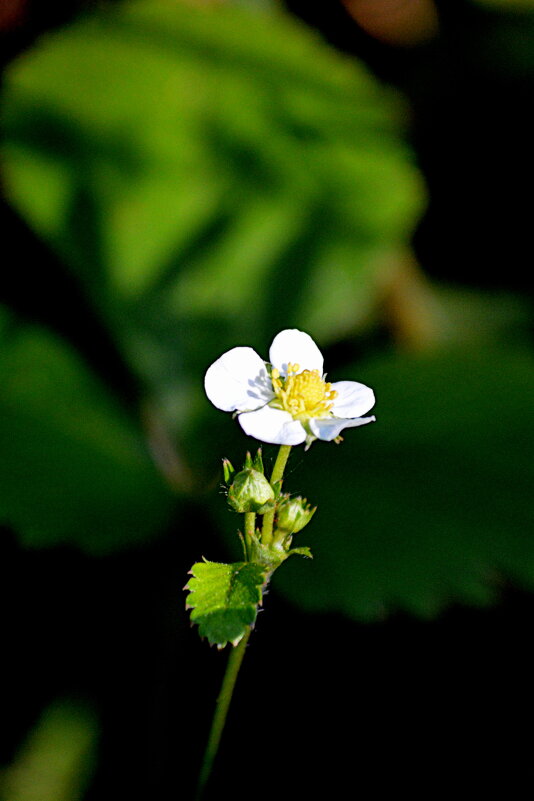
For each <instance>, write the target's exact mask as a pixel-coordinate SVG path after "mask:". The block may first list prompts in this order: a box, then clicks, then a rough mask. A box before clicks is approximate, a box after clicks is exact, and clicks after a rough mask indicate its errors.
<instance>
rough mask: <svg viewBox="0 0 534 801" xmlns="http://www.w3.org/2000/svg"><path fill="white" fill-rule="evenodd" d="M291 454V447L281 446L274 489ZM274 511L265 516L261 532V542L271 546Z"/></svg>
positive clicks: (277, 458)
mask: <svg viewBox="0 0 534 801" xmlns="http://www.w3.org/2000/svg"><path fill="white" fill-rule="evenodd" d="M290 453H291V445H280V450H279V451H278V456H277V457H276V462H275V463H274V467H273V472H272V475H271V486H273V487H274V485H275V484H276V482H277V481H281V480H282V476H283V475H284V470H285V467H286V464H287V460H288V459H289V454H290ZM273 523H274V511H272V512H267V514H264V515H263V527H262V530H261V541H262V543H263V544H264V545H270V544H271V542H272V539H273Z"/></svg>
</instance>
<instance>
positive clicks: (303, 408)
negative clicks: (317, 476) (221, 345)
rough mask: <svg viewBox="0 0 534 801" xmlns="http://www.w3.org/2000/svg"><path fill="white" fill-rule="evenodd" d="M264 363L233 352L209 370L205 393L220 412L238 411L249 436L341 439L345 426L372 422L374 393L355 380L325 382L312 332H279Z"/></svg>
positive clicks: (279, 441) (291, 441)
mask: <svg viewBox="0 0 534 801" xmlns="http://www.w3.org/2000/svg"><path fill="white" fill-rule="evenodd" d="M269 360H270V361H269V362H268V363H266V362H264V361H263V359H262V358H261V357H260V356H258V354H257V353H256V351H255V350H253V349H252V348H247V347H238V348H232V350H229V351H227V352H226V353H223V355H222V356H221V357H220V358H219V359H217V361H216V362H214V363H213V364H212V365H211V367H209V368H208V370H207V372H206V377H205V379H204V387H205V390H206V395H207V396H208V398H209V399H210V401H211V402H212V403H213V405H214V406H216V407H217V408H218V409H222V410H223V411H224V412H238V413H239V416H238V420H239V422H240V424H241V428H242V429H243V431H244V432H245V433H246V434H249V435H250V436H251V437H255V439H258V440H260V441H261V442H270V443H272V444H274V445H300V444H301V443H302V442H306V446H307V447H309V445H310V444H311V443H312V442H313V441H314V440H315V439H323V440H327V441H331V440H337V439H338V438H339V435H340V433H341V431H343V429H344V428H355V427H356V426H361V425H364V424H365V423H372V422H374V420H375V418H374V417H361V415H362V414H365V413H366V412H368V411H369V409H371V408H372V407H373V406H374V403H375V396H374V393H373V390H372V389H370V388H369V387H366V386H365V385H364V384H358V383H357V382H356V381H337V382H336V383H334V384H330V383H327V382H326V381H325V374H324V373H323V357H322V355H321V351H320V350H319V348H318V347H317V345H316V344H315V342H314V341H313V339H312V338H311V337H310V335H309V334H306V333H304V332H303V331H299V330H297V329H296V328H291V329H286V330H285V331H280V333H279V334H277V335H276V336H275V338H274V340H273V343H272V345H271V348H270V350H269Z"/></svg>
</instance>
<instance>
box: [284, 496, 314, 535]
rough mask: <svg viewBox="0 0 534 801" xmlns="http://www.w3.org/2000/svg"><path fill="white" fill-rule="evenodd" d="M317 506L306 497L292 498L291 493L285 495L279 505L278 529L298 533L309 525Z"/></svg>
mask: <svg viewBox="0 0 534 801" xmlns="http://www.w3.org/2000/svg"><path fill="white" fill-rule="evenodd" d="M316 509H317V507H316V506H314V507H313V509H312V507H311V506H310V505H309V504H308V502H307V501H306V498H301V497H300V496H299V497H297V498H291V497H290V496H289V495H285V496H284V497H283V500H282V502H281V503H280V505H279V507H278V512H277V518H276V524H277V527H278V529H280V530H283V531H287V532H288V534H296V533H297V531H301V529H303V528H304V526H307V525H308V523H309V522H310V520H311V519H312V517H313V515H314V514H315V511H316Z"/></svg>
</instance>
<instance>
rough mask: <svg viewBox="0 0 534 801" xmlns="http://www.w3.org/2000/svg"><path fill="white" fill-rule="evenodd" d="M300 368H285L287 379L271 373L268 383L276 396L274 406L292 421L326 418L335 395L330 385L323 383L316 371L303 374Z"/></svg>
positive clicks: (292, 365)
mask: <svg viewBox="0 0 534 801" xmlns="http://www.w3.org/2000/svg"><path fill="white" fill-rule="evenodd" d="M299 370H300V365H298V364H288V366H287V375H286V376H285V377H282V376H281V375H280V371H279V370H277V369H276V367H275V368H274V369H273V371H272V373H271V379H272V382H273V392H274V394H275V395H276V400H275V401H274V405H276V406H277V407H278V408H280V409H283V410H284V411H286V412H289V413H290V414H291V415H292V416H293V417H294V418H295V420H308V419H309V418H310V417H329V416H330V411H331V409H332V406H333V405H334V399H335V398H336V397H337V392H336V391H335V390H334V389H332V384H328V383H327V382H326V381H323V379H322V378H321V376H320V375H319V370H303V371H302V373H299Z"/></svg>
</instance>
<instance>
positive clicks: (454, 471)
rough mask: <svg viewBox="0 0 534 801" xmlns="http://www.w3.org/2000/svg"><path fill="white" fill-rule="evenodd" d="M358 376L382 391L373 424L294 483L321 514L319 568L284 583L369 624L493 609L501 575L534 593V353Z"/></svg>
mask: <svg viewBox="0 0 534 801" xmlns="http://www.w3.org/2000/svg"><path fill="white" fill-rule="evenodd" d="M349 374H350V375H354V376H357V377H358V378H359V379H362V380H363V381H365V383H367V384H369V385H370V386H372V387H374V389H375V391H376V395H377V399H378V400H377V407H376V414H377V420H378V422H377V424H376V425H374V426H372V427H368V428H367V429H366V430H365V431H363V430H362V431H361V432H360V431H359V432H358V434H360V436H358V437H350V436H347V437H346V441H345V442H344V443H343V444H342V445H340V446H339V448H338V449H337V450H336V453H335V454H330V453H328V455H327V454H326V453H325V451H326V448H324V447H321V445H318V446H317V447H315V446H314V448H312V449H311V451H310V453H309V454H307V456H306V459H305V460H304V461H303V463H302V464H299V465H298V468H297V469H296V470H295V475H294V476H291V483H292V484H294V483H295V482H296V481H298V482H299V483H298V486H297V489H300V488H304V487H305V488H306V492H307V493H308V494H309V497H310V499H312V500H313V502H314V503H317V504H318V506H319V509H318V512H317V514H316V516H315V518H314V521H313V523H312V524H311V525H310V526H309V527H308V528H307V529H306V534H309V536H307V538H306V540H307V542H309V544H310V546H311V547H312V550H313V552H314V556H315V559H314V561H313V563H311V564H310V563H306V564H304V565H302V564H300V563H298V560H294V562H295V563H291V564H288V565H287V567H285V570H284V571H279V572H278V573H277V575H276V577H275V584H276V586H282V587H283V590H284V592H285V593H286V594H287V595H288V596H289V597H291V598H292V599H293V600H294V601H295V602H297V603H300V604H303V603H304V604H305V605H306V606H307V607H308V608H310V609H312V610H315V611H318V610H322V609H325V608H327V609H332V610H339V609H343V611H345V612H346V613H348V614H351V615H355V616H357V617H359V618H369V619H370V618H374V617H377V616H379V617H380V616H382V615H384V614H385V613H386V612H387V610H388V609H391V608H396V607H400V608H403V609H405V610H406V611H409V612H414V613H416V614H419V615H423V616H428V615H433V614H435V613H436V612H438V611H440V610H441V609H442V608H443V606H444V605H445V604H446V603H448V602H450V601H451V600H455V601H461V602H463V603H473V604H485V603H487V602H489V601H491V600H493V598H494V596H495V591H496V590H497V589H498V587H499V585H500V584H501V582H502V580H503V578H504V577H505V576H506V577H512V578H513V579H514V581H516V582H517V583H519V584H520V585H522V586H524V587H528V588H529V589H532V588H534V541H533V539H532V536H531V533H532V528H533V525H534V510H533V509H532V505H531V503H530V501H529V497H530V490H529V487H530V486H531V485H532V482H533V481H534V464H533V462H532V453H533V452H534V423H533V422H532V415H531V413H530V407H531V405H532V398H533V397H534V356H533V354H532V352H531V351H530V350H527V349H526V348H525V349H521V348H517V349H513V348H511V347H508V348H507V347H504V346H501V347H494V348H491V349H490V348H484V347H480V348H478V349H476V350H474V349H469V348H464V349H462V350H461V351H459V350H458V349H451V350H448V351H447V350H443V351H441V352H440V353H437V354H424V355H421V356H419V357H417V358H416V357H409V356H403V357H401V356H388V357H386V356H384V357H382V358H380V359H376V360H374V361H372V362H368V363H366V364H365V365H360V366H359V367H356V366H354V368H353V369H352V370H350V369H349ZM295 461H297V460H295ZM340 553H341V554H342V558H340ZM277 582H279V585H278V584H277Z"/></svg>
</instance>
